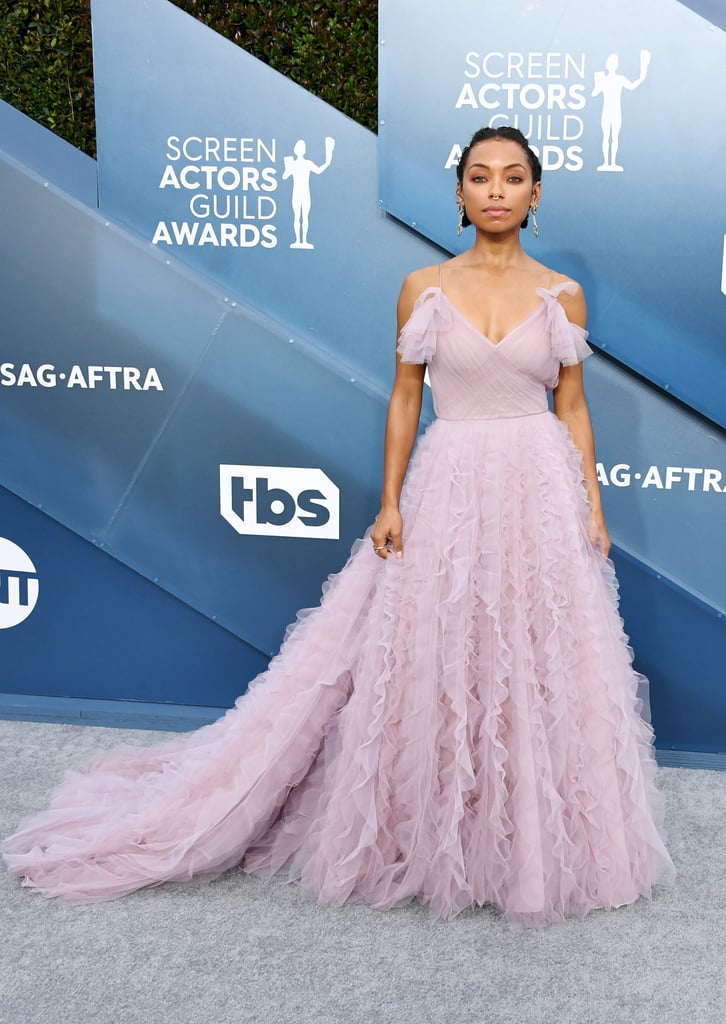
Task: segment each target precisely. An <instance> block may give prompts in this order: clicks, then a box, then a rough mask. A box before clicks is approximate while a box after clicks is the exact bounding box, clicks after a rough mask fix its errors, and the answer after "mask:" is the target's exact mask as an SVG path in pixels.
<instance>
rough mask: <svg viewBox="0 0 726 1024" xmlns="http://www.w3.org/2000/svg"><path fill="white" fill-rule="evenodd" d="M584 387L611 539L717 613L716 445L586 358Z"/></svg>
mask: <svg viewBox="0 0 726 1024" xmlns="http://www.w3.org/2000/svg"><path fill="white" fill-rule="evenodd" d="M585 384H586V389H587V395H588V402H589V405H590V409H591V413H592V420H593V427H594V430H595V438H596V444H597V458H598V460H599V462H600V489H601V493H602V497H603V506H604V508H605V513H606V517H607V522H608V528H609V529H610V531H611V533H612V536H613V537H615V539H616V541H617V543H618V545H620V546H621V547H622V548H624V549H625V550H627V551H630V552H632V553H637V557H638V558H639V559H640V560H641V561H643V562H644V563H645V564H646V565H649V566H651V567H652V568H653V569H654V571H655V572H657V573H661V574H662V575H664V576H668V577H669V578H670V579H671V580H673V581H674V582H676V583H678V585H679V586H680V587H682V588H684V589H685V590H687V591H689V592H690V593H692V594H694V595H695V596H698V597H700V598H701V599H702V600H704V601H706V602H707V603H709V604H710V605H711V606H712V607H713V608H714V610H715V611H716V612H719V611H726V578H725V577H724V573H723V571H722V565H721V559H719V558H718V557H714V553H715V552H720V551H722V550H723V544H724V539H723V523H724V515H725V514H726V438H724V436H723V434H722V433H721V432H720V431H718V430H717V429H716V428H714V427H713V425H712V424H710V423H709V422H708V421H705V420H703V419H702V418H701V417H699V416H697V415H695V414H694V413H692V412H690V411H689V410H688V409H686V408H684V407H683V406H681V405H680V404H678V403H676V402H673V401H671V400H670V399H669V398H668V397H667V396H665V395H663V394H662V392H659V391H658V390H657V389H656V388H652V387H648V386H647V385H644V384H643V383H642V382H641V381H638V380H637V379H635V378H634V377H632V376H631V375H630V374H628V373H627V372H626V371H624V370H623V369H622V368H621V367H619V366H618V365H616V364H615V363H611V362H608V361H607V360H605V359H599V358H596V357H591V358H590V359H588V360H587V362H586V363H585ZM695 523H697V524H698V528H697V529H693V524H695ZM723 639H724V640H726V635H725V636H724V638H723ZM722 642H723V641H722Z"/></svg>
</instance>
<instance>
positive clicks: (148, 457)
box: [0, 163, 396, 653]
mask: <svg viewBox="0 0 726 1024" xmlns="http://www.w3.org/2000/svg"><path fill="white" fill-rule="evenodd" d="M0 192H1V194H2V196H3V197H4V201H5V202H4V206H5V208H4V210H3V216H2V231H3V233H4V232H7V235H5V238H4V244H5V245H6V246H7V247H9V246H10V244H11V239H12V240H13V241H12V244H13V245H14V248H15V253H16V259H15V261H14V263H13V265H12V267H11V268H8V272H7V273H6V274H5V275H4V276H3V277H2V279H0V300H1V301H2V302H3V306H4V308H5V310H6V316H7V323H8V327H9V331H8V340H7V341H6V343H5V346H4V354H3V366H4V367H5V369H4V374H3V377H2V397H3V402H2V405H1V406H0V428H1V429H2V430H3V433H4V436H5V437H6V438H7V442H8V443H7V444H5V445H4V446H3V447H2V450H1V451H0V474H2V477H1V478H2V480H3V481H4V483H5V485H6V486H7V487H9V488H10V489H11V490H13V491H14V492H15V493H16V494H18V495H20V496H21V497H23V498H25V499H26V500H27V501H29V502H31V503H32V504H34V505H36V506H38V507H40V508H42V509H43V510H45V511H46V512H47V513H48V514H49V515H51V516H53V517H54V518H56V519H58V520H59V521H60V522H62V523H64V524H66V525H68V526H69V527H71V528H72V529H74V530H76V531H77V532H78V533H80V534H81V535H83V536H85V537H87V538H88V539H89V540H92V541H93V542H94V543H95V544H98V545H99V546H100V547H102V548H104V549H106V550H108V551H109V552H111V553H112V554H117V555H118V556H119V557H121V558H122V560H123V561H125V562H126V563H127V564H128V565H131V566H132V567H134V568H137V569H138V570H139V571H140V572H143V573H144V574H145V575H146V576H147V577H149V578H150V579H151V580H153V581H154V582H156V583H159V584H160V585H161V586H164V587H166V588H167V589H169V590H170V591H171V592H172V593H174V594H176V595H177V596H179V597H181V598H182V599H183V600H185V601H187V602H188V603H189V604H190V605H191V606H192V607H195V608H198V609H199V610H200V611H203V612H204V613H205V614H206V615H208V616H209V617H210V618H212V619H215V620H218V621H220V622H223V623H224V624H225V626H227V627H228V628H229V629H231V630H233V631H234V632H235V633H237V635H239V636H241V637H243V638H244V639H246V640H248V641H249V642H250V643H251V644H253V645H255V646H257V647H259V649H260V650H261V651H263V652H266V653H271V652H272V651H273V650H274V649H275V647H276V646H277V644H278V643H279V640H280V638H281V635H282V631H283V628H284V626H285V625H286V624H287V623H288V622H289V621H290V619H291V618H292V617H294V613H295V610H296V609H297V608H299V607H301V606H304V605H309V604H311V603H316V602H317V598H318V595H319V588H320V583H321V581H322V579H324V577H325V575H326V574H327V573H329V572H332V571H333V570H334V569H336V568H338V567H340V565H341V564H342V563H343V561H344V560H345V557H346V555H347V553H348V550H349V548H350V544H351V542H352V540H353V538H354V537H355V536H357V535H358V534H360V533H362V532H363V530H364V529H365V527H366V526H367V525H368V523H369V522H370V521H371V520H372V518H373V517H374V515H375V511H376V503H377V489H378V485H377V483H376V485H375V486H374V485H373V484H372V481H373V480H377V475H378V467H379V466H380V462H381V452H382V427H383V421H384V418H385V394H384V393H383V392H382V391H377V390H375V389H371V387H370V386H368V385H365V384H363V385H361V384H359V383H358V382H357V380H356V379H354V378H352V377H351V375H350V373H347V374H344V373H343V372H342V371H341V369H340V367H339V366H338V364H336V363H330V360H327V362H326V361H323V362H321V358H320V355H319V354H317V353H316V352H314V351H312V350H310V348H309V347H308V346H307V345H305V344H304V343H302V344H300V343H299V342H296V341H295V339H294V338H293V339H292V342H291V339H290V336H289V332H285V333H284V334H281V329H280V327H279V325H274V324H273V322H272V321H270V320H269V319H267V318H261V317H259V316H257V315H256V314H254V313H252V312H250V311H249V310H245V309H243V308H242V307H241V306H239V305H237V304H233V303H231V302H225V301H224V299H223V298H222V297H221V296H220V295H219V294H218V293H215V292H212V291H210V290H209V288H208V287H206V286H205V285H204V283H203V282H195V281H194V280H193V279H192V278H191V277H190V274H189V272H188V271H187V270H185V268H184V267H183V266H179V265H176V266H174V267H172V266H170V265H167V262H166V260H165V259H164V258H163V256H162V255H161V254H160V253H159V252H158V251H157V250H156V249H154V248H152V247H150V246H148V245H144V244H143V243H139V242H135V241H133V240H131V239H130V238H129V237H128V236H127V235H125V234H124V233H123V232H120V231H118V230H117V229H114V228H111V227H107V226H106V223H105V222H104V221H103V220H102V219H101V218H99V217H98V216H97V215H94V214H93V213H91V212H90V211H87V210H85V209H83V208H80V207H78V206H77V205H76V204H73V203H72V202H69V201H68V200H67V199H65V198H64V197H63V196H61V195H60V194H58V193H57V192H56V191H55V190H53V189H50V188H44V187H42V186H41V185H40V183H39V182H37V181H35V180H33V179H32V178H30V177H28V176H23V175H21V173H20V172H19V171H18V170H17V169H16V168H14V167H12V166H10V165H9V164H7V163H0ZM393 230H394V231H395V230H396V229H395V228H394V229H393ZM38 280H42V281H43V282H47V284H45V283H44V286H43V287H42V288H41V289H38V288H37V282H38ZM36 296H37V298H36ZM392 348H393V346H392V343H391V344H390V345H389V363H390V364H391V365H392ZM23 366H26V367H27V368H28V369H27V371H25V376H23V374H24V371H23ZM74 366H75V367H77V368H78V374H77V376H78V380H79V381H80V380H81V378H82V379H83V381H84V382H85V383H86V385H87V384H88V381H89V379H90V376H92V373H91V370H90V369H89V367H91V366H98V367H100V368H103V367H106V366H120V367H124V366H132V367H134V368H136V369H139V368H140V373H141V376H140V380H141V381H142V383H143V382H144V381H145V380H146V379H147V375H148V374H149V372H150V371H151V370H152V369H153V370H154V371H155V373H156V379H158V381H159V382H160V384H161V387H163V390H157V388H156V387H150V388H149V390H146V391H144V390H140V391H139V390H136V389H135V388H131V389H128V390H126V389H124V388H123V386H122V385H123V374H114V373H110V372H109V371H103V372H102V374H101V376H102V379H101V380H100V381H97V382H96V384H95V387H93V388H90V387H89V386H85V387H84V386H80V384H74V385H73V386H72V387H70V386H69V384H70V383H71V382H72V380H73V367H74ZM41 367H45V369H43V370H41V369H40V368H41ZM112 379H113V380H115V382H116V385H117V386H116V388H115V389H113V388H111V386H110V381H111V380H112ZM220 464H233V465H250V466H278V465H280V466H283V467H286V466H287V467H289V466H292V467H295V466H300V467H303V468H309V467H312V468H314V469H322V470H323V471H324V472H327V473H328V475H329V476H330V477H331V479H332V480H333V481H334V483H335V485H336V486H337V487H338V489H340V490H341V491H342V494H343V497H342V523H343V526H342V529H341V531H340V535H339V537H336V538H335V539H323V540H320V539H311V540H288V539H285V540H281V539H279V538H260V537H257V536H250V537H240V536H239V535H238V534H237V533H236V532H235V531H234V529H233V528H232V527H231V526H230V525H229V523H227V522H226V521H225V520H223V519H222V517H221V515H220V484H219V467H220ZM310 533H311V538H315V529H314V528H312V529H311V531H310ZM290 545H293V547H294V549H295V553H294V561H295V565H296V572H295V573H290V564H291V563H290V558H291V555H290ZM243 591H244V592H245V593H246V594H247V597H246V598H245V599H243V598H242V593H243Z"/></svg>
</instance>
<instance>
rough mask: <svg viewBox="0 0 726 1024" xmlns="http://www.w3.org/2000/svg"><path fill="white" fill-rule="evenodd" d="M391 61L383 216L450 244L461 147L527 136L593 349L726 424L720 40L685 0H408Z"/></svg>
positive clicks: (552, 255)
mask: <svg viewBox="0 0 726 1024" xmlns="http://www.w3.org/2000/svg"><path fill="white" fill-rule="evenodd" d="M696 6H698V5H696ZM380 53H381V64H380V90H381V116H380V147H381V163H380V188H381V197H382V200H383V203H384V206H385V208H386V209H387V210H389V211H390V212H391V213H393V214H395V215H396V216H397V217H399V218H400V219H401V220H403V221H405V222H406V223H409V224H415V226H416V229H417V230H418V231H420V232H421V233H422V234H424V235H425V236H426V237H428V238H431V239H432V240H433V241H435V242H438V243H440V244H441V243H443V244H447V245H451V244H452V242H451V239H452V227H453V225H454V223H455V221H456V216H457V211H456V204H455V201H454V184H455V178H454V163H455V160H456V157H457V154H458V150H457V149H456V147H457V146H463V145H464V144H465V143H466V142H467V141H468V139H469V137H470V136H471V134H472V133H473V132H474V131H475V130H476V129H478V128H480V127H482V126H483V125H489V124H492V125H496V124H500V123H504V122H508V123H514V124H517V125H518V126H519V127H520V128H521V129H522V130H523V131H524V133H525V134H526V135H527V136H528V137H529V139H530V142H531V143H532V144H533V145H535V146H536V147H537V148H538V149H539V150H540V155H541V157H542V159H543V163H544V167H545V173H544V179H543V197H542V203H541V208H540V210H539V211H538V219H539V223H540V228H541V232H540V238H539V239H538V240H535V239H534V238H532V237H531V234H530V235H527V247H528V249H529V251H530V252H531V253H532V254H533V255H534V256H536V257H537V258H538V259H541V260H542V261H543V262H544V263H546V264H548V265H550V266H554V267H556V268H557V269H558V270H561V271H562V272H564V273H567V274H571V275H572V276H573V277H574V278H575V279H576V280H579V281H580V282H581V283H582V284H583V286H584V287H585V291H586V295H587V297H588V301H589V304H590V324H591V332H592V336H593V340H594V342H595V344H597V345H599V346H602V347H603V348H606V349H607V351H608V352H610V353H612V354H613V355H615V356H616V357H617V358H618V359H619V360H621V361H622V362H623V363H625V364H627V365H628V366H631V367H633V368H634V369H636V370H637V371H638V372H639V373H641V374H643V375H644V376H646V377H648V378H649V379H651V380H652V381H654V382H655V383H657V384H658V385H659V386H662V387H667V388H668V389H669V390H670V392H671V393H672V394H674V395H677V396H678V397H680V398H682V399H683V400H685V401H686V402H687V403H688V404H689V405H691V406H692V407H693V408H694V409H698V410H700V411H701V412H703V413H704V414H705V415H707V416H708V417H710V418H712V419H713V420H715V421H716V422H718V423H720V424H722V425H724V424H726V403H724V402H723V388H722V384H721V382H722V381H723V379H724V375H725V374H726V350H725V349H724V346H723V338H724V334H725V333H726V296H725V295H724V294H723V292H722V290H721V287H722V286H721V281H722V267H723V260H724V230H725V229H726V224H725V223H724V220H723V217H722V214H721V211H723V209H724V208H725V207H726V176H724V174H723V166H724V162H725V161H726V139H725V138H724V135H723V132H721V131H719V130H718V127H717V126H718V125H720V124H721V122H722V120H723V96H724V92H725V89H726V71H725V70H724V69H725V67H726V62H725V60H724V58H725V57H726V35H724V33H723V31H720V30H719V29H717V28H716V27H715V26H714V25H713V24H710V23H709V22H707V21H704V20H703V19H702V18H701V17H700V16H699V15H697V14H695V13H694V12H693V11H691V10H689V9H688V8H687V7H684V6H683V5H681V4H679V3H677V2H675V0H643V2H641V3H638V4H632V3H630V2H629V0H612V2H610V3H607V4H602V3H599V2H598V0H583V2H581V3H578V4H572V3H569V2H567V0H543V2H542V3H538V4H534V5H533V4H530V3H526V2H524V0H522V2H520V3H518V4H514V5H505V6H503V5H501V4H497V3H481V2H480V0H454V2H452V3H450V4H446V5H443V4H440V3H433V2H432V3H425V4H423V5H422V4H421V2H420V0H402V2H398V0H397V2H396V3H393V2H387V3H384V4H382V5H381V48H380ZM422 68H425V73H424V74H422V71H421V69H422ZM424 125H425V129H423V128H422V126H424ZM618 126H620V127H619V131H618ZM613 133H615V134H617V138H618V142H619V146H618V149H617V154H616V157H615V158H613V150H612V146H611V145H610V144H609V142H608V146H607V147H606V152H605V154H604V153H603V135H604V134H605V135H607V138H608V140H610V139H611V138H612V134H613ZM447 165H449V166H448V167H447ZM615 168H619V169H615ZM696 181H697V182H698V184H697V185H695V182H696ZM468 234H469V233H468V232H465V233H464V235H463V237H462V239H461V242H460V243H458V246H460V247H461V248H462V249H463V248H464V247H466V246H467V245H468V244H469V243H470V239H469V237H468Z"/></svg>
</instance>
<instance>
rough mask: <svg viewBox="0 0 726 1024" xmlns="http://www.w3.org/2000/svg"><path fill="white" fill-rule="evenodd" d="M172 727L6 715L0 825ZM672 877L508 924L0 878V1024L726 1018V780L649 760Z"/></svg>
mask: <svg viewBox="0 0 726 1024" xmlns="http://www.w3.org/2000/svg"><path fill="white" fill-rule="evenodd" d="M163 736H164V734H155V733H149V732H127V731H121V730H116V729H101V728H90V727H82V726H81V727H79V726H69V725H48V724H38V723H23V722H0V772H2V790H1V792H2V801H1V806H0V832H1V833H2V834H3V835H6V834H8V833H9V832H10V831H12V830H13V828H14V827H15V825H16V824H17V822H18V820H19V819H20V817H22V816H23V815H25V814H27V813H30V812H32V811H35V810H39V809H41V808H43V807H44V806H45V804H46V798H47V792H48V790H49V788H50V787H51V786H52V785H53V784H54V783H55V782H57V781H58V780H59V779H60V776H61V775H62V773H63V771H64V770H65V769H66V768H68V767H71V766H72V765H74V764H76V763H77V762H78V761H79V760H81V759H84V758H85V757H86V756H88V755H90V754H92V753H93V752H94V750H97V749H99V748H101V747H107V746H112V745H115V744H117V743H119V742H132V743H139V744H143V743H151V742H154V741H155V739H156V738H157V737H158V738H163ZM658 781H659V786H660V788H661V789H662V790H663V792H664V793H665V796H666V805H667V827H668V845H669V849H670V851H671V855H672V857H673V859H674V861H675V863H676V867H677V868H678V870H679V877H678V880H677V882H676V885H675V886H674V887H673V888H661V889H659V890H658V891H657V892H656V897H655V899H654V900H653V901H652V902H649V901H647V900H640V901H639V902H638V903H637V904H635V905H634V906H631V907H624V908H621V909H619V910H615V911H595V912H594V913H592V914H590V915H589V916H588V917H587V918H586V919H585V920H584V921H568V922H566V923H565V924H563V925H557V926H552V927H549V928H545V929H542V930H539V931H525V932H516V931H513V930H512V929H511V928H509V927H508V926H507V925H506V924H505V923H504V922H503V921H502V920H501V918H500V917H499V915H498V914H497V913H496V912H495V911H493V910H490V909H488V908H485V909H483V910H478V911H469V912H465V913H464V914H462V915H460V916H459V917H458V918H456V919H455V920H454V921H452V922H449V923H444V922H437V921H434V920H432V919H431V917H430V916H429V913H428V911H427V910H426V909H425V908H423V907H421V906H419V905H411V906H408V907H403V908H400V909H398V910H394V911H388V912H385V913H381V912H378V911H375V910H371V909H369V908H367V907H365V906H360V905H355V906H345V907H342V908H338V907H329V906H324V905H320V904H318V903H317V902H315V901H314V900H313V899H312V898H310V897H309V896H307V895H305V894H304V893H303V892H301V890H300V889H299V888H298V886H297V885H294V884H292V885H290V884H288V883H286V882H285V881H283V880H280V879H273V880H272V881H263V880H259V879H256V878H252V877H249V876H246V875H244V874H243V873H242V872H240V871H233V872H230V873H228V874H227V875H226V876H224V878H222V879H219V880H217V881H215V882H212V883H208V884H191V885H187V886H167V887H162V888H160V889H155V890H146V891H143V892H140V893H136V894H134V895H132V896H129V897H126V898H125V899H123V900H119V901H118V902H115V903H106V904H99V905H96V906H92V907H80V908H79V907H67V906H64V905H62V904H58V903H54V902H53V901H48V900H45V899H44V898H43V897H42V896H38V895H37V894H32V893H30V892H28V891H27V890H22V889H21V888H20V887H19V885H18V882H17V881H16V880H15V879H13V878H11V877H10V876H8V875H7V873H6V872H5V871H2V872H0V886H2V918H1V929H2V930H1V932H0V937H1V939H2V944H1V948H2V964H1V966H0V1020H1V1021H2V1024H41V1022H42V1024H61V1022H64V1024H87V1022H88V1024H90V1022H93V1024H136V1022H139V1024H141V1022H143V1024H167V1022H169V1024H172V1022H173V1024H307V1022H313V1021H314V1022H316V1024H327V1022H338V1021H340V1022H344V1024H358V1022H360V1024H363V1022H365V1024H368V1022H376V1024H379V1022H380V1024H388V1022H390V1024H404V1022H405V1024H439V1022H441V1024H444V1022H446V1024H519V1022H522V1024H525V1022H526V1024H620V1022H623V1024H625V1022H627V1024H650V1022H653V1024H706V1022H707V1024H711V1022H713V1024H722V1022H723V1021H724V1019H726V970H725V968H724V952H723V946H724V938H725V937H726V936H725V929H724V920H725V915H726V887H725V885H724V882H725V880H726V773H723V772H709V771H694V770H689V769H678V768H660V769H659V773H658Z"/></svg>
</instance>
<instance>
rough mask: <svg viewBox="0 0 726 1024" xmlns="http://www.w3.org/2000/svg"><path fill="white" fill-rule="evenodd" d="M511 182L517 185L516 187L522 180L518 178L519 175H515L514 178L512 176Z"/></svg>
mask: <svg viewBox="0 0 726 1024" xmlns="http://www.w3.org/2000/svg"><path fill="white" fill-rule="evenodd" d="M509 180H510V181H511V182H514V184H515V185H518V184H519V182H520V181H521V180H522V179H521V178H518V177H517V175H516V174H515V175H513V176H512V177H511V178H510V179H509Z"/></svg>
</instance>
